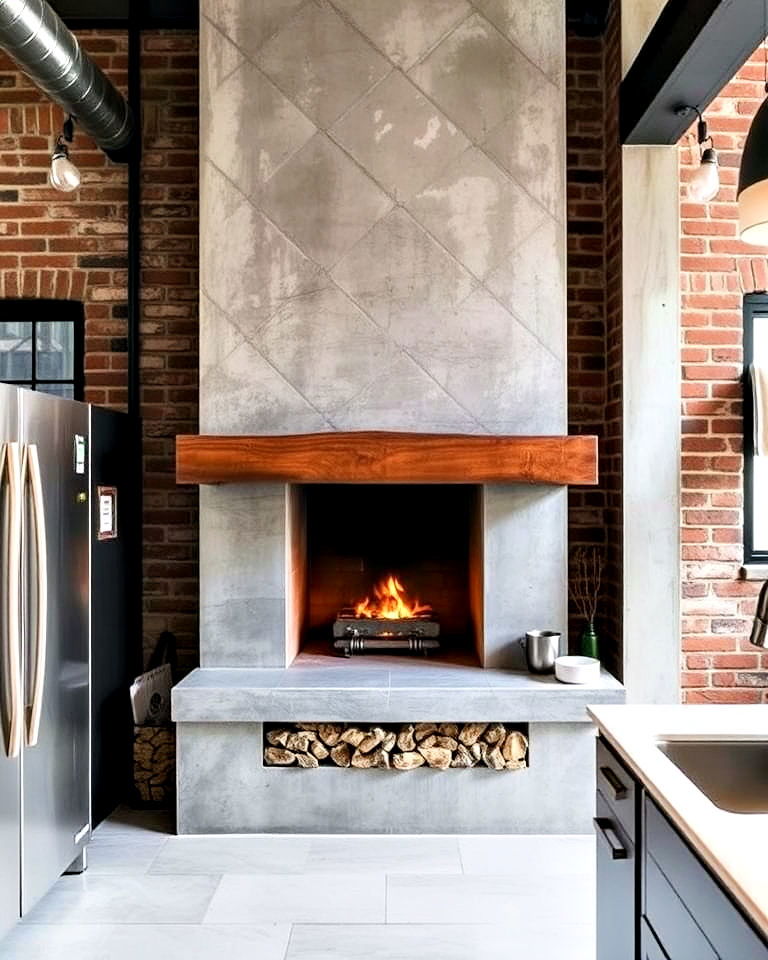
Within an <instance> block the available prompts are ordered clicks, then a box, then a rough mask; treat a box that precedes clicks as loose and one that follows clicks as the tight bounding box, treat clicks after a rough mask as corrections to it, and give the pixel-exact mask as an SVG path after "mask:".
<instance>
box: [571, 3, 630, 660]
mask: <svg viewBox="0 0 768 960" xmlns="http://www.w3.org/2000/svg"><path fill="white" fill-rule="evenodd" d="M617 50H618V30H617V23H616V22H615V21H612V22H611V24H610V25H609V29H608V32H607V34H606V35H605V36H600V37H579V36H576V35H575V34H574V33H569V36H568V45H567V151H568V422H569V426H568V429H569V432H571V433H596V434H597V435H598V436H599V437H600V475H601V482H600V486H599V487H597V488H594V487H593V488H587V487H583V488H579V487H572V488H571V489H570V490H569V499H568V504H569V542H570V546H571V549H573V548H574V547H578V546H597V547H599V548H600V549H601V550H602V551H603V552H604V554H605V556H606V559H607V561H608V567H607V569H606V589H605V591H604V596H603V598H602V600H601V604H600V614H599V617H598V624H597V626H598V632H599V634H600V637H601V651H602V656H603V659H604V661H605V663H606V665H607V666H608V667H609V669H611V670H613V671H614V672H616V673H619V674H620V669H621V668H620V663H621V640H620V636H621V612H620V587H619V584H620V562H619V550H620V548H619V546H618V545H619V544H620V540H617V539H616V538H617V536H618V530H617V528H616V525H615V506H614V499H615V495H614V489H613V488H614V485H615V468H616V460H615V450H614V440H613V439H612V436H611V433H612V431H613V430H614V429H615V424H613V423H612V422H611V419H610V418H611V417H613V416H615V410H614V408H612V407H609V404H610V403H611V402H612V397H613V391H614V383H613V380H614V378H615V368H614V369H609V368H608V364H607V358H608V357H609V356H610V343H609V338H610V337H611V336H612V335H613V334H612V331H613V328H614V326H615V322H616V317H615V304H613V303H612V302H611V301H610V300H609V296H610V293H611V289H612V288H611V285H610V283H609V277H610V278H614V277H615V269H614V264H613V263H612V261H611V259H610V256H611V255H612V254H614V253H615V250H614V249H613V248H611V247H609V245H608V237H609V225H608V223H607V216H608V212H607V211H608V205H609V204H610V205H612V206H614V207H615V199H616V197H617V196H618V197H619V203H620V181H619V184H618V191H619V192H618V193H617V186H616V183H615V181H614V180H612V179H611V178H612V177H615V175H616V173H617V170H619V167H618V166H617V164H616V162H615V157H616V154H617V152H618V147H617V124H618V117H617V115H616V102H617V101H616V97H615V91H616V85H617V84H618V71H617V69H616V64H615V62H614V56H613V55H614V53H616V52H617ZM619 213H620V206H619ZM614 214H615V210H614ZM611 229H612V228H611ZM610 235H611V236H616V232H615V230H612V232H611V233H610ZM619 253H620V250H619ZM619 308H620V303H619ZM610 311H613V313H612V312H610ZM619 320H620V314H619ZM614 339H615V338H614ZM619 366H620V357H619ZM583 625H584V624H583V621H581V620H580V619H579V616H578V612H577V611H576V610H575V609H574V607H573V604H571V609H570V624H569V632H570V640H571V648H572V649H574V650H575V649H576V648H577V644H578V637H579V633H580V631H581V629H582V628H583Z"/></svg>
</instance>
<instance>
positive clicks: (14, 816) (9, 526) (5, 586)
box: [0, 384, 21, 937]
mask: <svg viewBox="0 0 768 960" xmlns="http://www.w3.org/2000/svg"><path fill="white" fill-rule="evenodd" d="M18 393H19V391H18V390H17V389H16V388H15V387H10V386H8V385H7V384H0V459H1V460H2V463H3V469H2V471H1V472H0V476H1V477H2V481H1V482H0V728H1V730H0V851H2V856H0V937H2V936H3V935H4V934H5V933H7V932H8V930H9V929H10V928H11V927H12V926H13V924H14V923H15V922H16V921H17V920H18V919H19V907H20V898H21V892H20V885H19V863H20V851H19V828H20V817H21V812H20V797H21V779H20V778H21V762H20V759H19V757H11V756H9V754H10V753H13V752H15V750H14V745H13V742H12V741H13V740H14V739H17V738H16V735H15V733H14V730H13V726H14V723H13V718H12V712H13V709H12V702H13V700H14V699H15V695H14V691H13V687H14V685H15V686H16V688H17V690H18V687H19V682H18V681H19V678H20V664H19V665H18V666H17V665H16V663H15V661H18V660H20V657H21V649H20V648H21V644H20V642H19V630H18V628H16V629H14V628H13V622H12V621H13V611H12V609H11V607H10V604H12V603H16V606H17V608H18V590H17V592H16V597H15V598H14V597H12V596H11V595H10V593H9V585H10V587H11V588H12V582H13V571H12V570H11V569H10V565H11V564H12V563H15V565H16V578H17V579H18V572H19V562H18V556H17V559H16V560H14V558H13V553H14V550H13V544H12V543H11V536H12V533H13V527H14V526H16V528H17V530H18V528H19V520H20V514H19V512H18V510H17V511H16V517H17V519H16V522H15V524H14V522H13V516H12V502H11V501H12V497H11V490H10V483H9V479H10V476H9V472H8V470H9V465H10V464H9V461H8V452H9V450H8V444H9V443H18V439H19V407H18ZM17 459H18V457H17ZM19 479H20V477H19ZM16 540H17V542H16V549H17V550H18V549H19V548H20V546H21V544H20V542H19V536H18V533H17V534H16ZM9 581H10V584H9ZM14 648H15V649H14Z"/></svg>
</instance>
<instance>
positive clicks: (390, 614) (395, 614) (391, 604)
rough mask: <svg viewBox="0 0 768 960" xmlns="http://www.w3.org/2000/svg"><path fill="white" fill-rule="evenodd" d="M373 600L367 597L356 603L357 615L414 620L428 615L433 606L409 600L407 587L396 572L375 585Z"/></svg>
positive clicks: (372, 617) (383, 618)
mask: <svg viewBox="0 0 768 960" xmlns="http://www.w3.org/2000/svg"><path fill="white" fill-rule="evenodd" d="M373 595H374V597H375V598H376V599H375V600H371V598H370V597H366V598H365V600H362V601H361V602H360V603H356V604H355V616H356V617H365V618H368V619H377V620H379V619H381V620H413V619H416V618H418V617H428V616H429V615H430V614H431V613H432V607H431V606H430V605H429V604H428V603H420V602H419V601H418V600H409V599H408V596H407V593H406V590H405V587H404V586H403V585H402V583H400V581H399V580H398V578H397V577H396V576H395V575H394V574H389V576H387V577H385V578H384V579H383V580H380V581H379V582H378V583H377V584H375V585H374V587H373Z"/></svg>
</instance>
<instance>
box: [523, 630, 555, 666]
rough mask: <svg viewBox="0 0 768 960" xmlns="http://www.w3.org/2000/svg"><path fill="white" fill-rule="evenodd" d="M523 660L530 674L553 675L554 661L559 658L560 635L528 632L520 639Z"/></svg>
mask: <svg viewBox="0 0 768 960" xmlns="http://www.w3.org/2000/svg"><path fill="white" fill-rule="evenodd" d="M520 646H521V647H522V648H523V650H525V660H526V663H527V664H528V669H529V670H530V672H531V673H554V670H555V660H556V659H557V657H559V656H560V634H559V633H555V631H554V630H528V631H527V633H526V634H525V639H523V638H522V637H521V638H520Z"/></svg>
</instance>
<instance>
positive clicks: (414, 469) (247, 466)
mask: <svg viewBox="0 0 768 960" xmlns="http://www.w3.org/2000/svg"><path fill="white" fill-rule="evenodd" d="M176 482H177V483H203V484H217V483H248V482H259V483H541V484H553V485H564V484H580V485H582V484H583V485H594V484H596V483H597V437H594V436H571V437H569V436H553V437H549V436H547V437H519V436H511V437H509V436H507V437H505V436H486V435H475V434H437V433H388V432H384V431H381V432H377V431H369V432H361V433H307V434H300V435H297V436H202V435H201V436H178V437H177V438H176Z"/></svg>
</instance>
